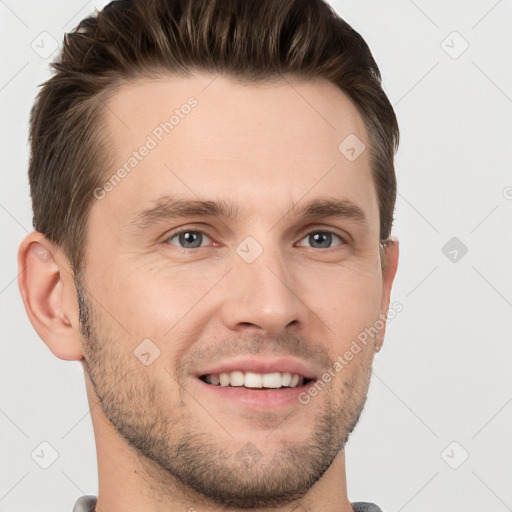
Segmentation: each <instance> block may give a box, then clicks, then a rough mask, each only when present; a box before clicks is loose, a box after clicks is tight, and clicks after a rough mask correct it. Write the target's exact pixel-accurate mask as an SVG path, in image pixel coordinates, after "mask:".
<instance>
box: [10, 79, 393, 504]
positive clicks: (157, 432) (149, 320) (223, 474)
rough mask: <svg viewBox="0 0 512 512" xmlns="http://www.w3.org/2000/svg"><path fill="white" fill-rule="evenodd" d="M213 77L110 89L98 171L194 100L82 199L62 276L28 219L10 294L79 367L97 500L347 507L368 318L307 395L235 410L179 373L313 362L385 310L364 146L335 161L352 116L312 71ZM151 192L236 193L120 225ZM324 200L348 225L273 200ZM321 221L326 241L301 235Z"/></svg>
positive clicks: (357, 121)
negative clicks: (151, 354)
mask: <svg viewBox="0 0 512 512" xmlns="http://www.w3.org/2000/svg"><path fill="white" fill-rule="evenodd" d="M213 78H214V77H213V76H209V75H206V74H196V75H194V76H192V77H190V78H187V79H184V78H176V77H171V76H166V77H162V78H161V79H154V78H153V79H145V80H138V81H136V82H130V83H128V84H126V85H124V86H123V87H121V88H120V89H119V90H118V91H117V92H116V94H115V95H114V96H113V97H112V98H111V100H110V101H109V104H108V107H109V108H108V109H107V110H106V111H105V118H104V128H106V129H107V133H108V134H109V138H110V141H111V148H112V155H113V157H114V162H115V166H114V167H113V168H112V173H113V172H114V171H115V170H116V169H117V168H118V167H119V166H122V165H123V163H124V162H125V161H126V160H127V158H128V157H129V156H130V155H131V154H132V151H133V150H134V149H135V148H138V147H139V146H141V145H142V144H143V143H144V141H145V140H146V137H147V136H148V135H149V134H151V133H152V131H153V130H154V129H155V127H156V126H158V125H159V123H161V122H162V121H164V120H166V119H168V118H169V115H170V113H172V111H173V110H174V109H175V108H179V107H180V105H183V104H184V103H186V101H187V99H188V98H189V97H190V96H194V97H195V98H196V99H197V101H198V105H197V106H196V107H195V108H194V109H192V110H191V112H190V114H188V115H187V116H185V117H184V118H183V119H180V122H179V125H177V126H176V127H175V128H174V129H173V131H172V132H171V133H170V134H169V135H166V136H165V138H163V140H162V142H160V143H159V144H158V145H157V147H155V148H154V149H152V150H151V151H150V152H149V154H148V155H147V156H146V157H145V158H144V159H143V160H142V161H141V162H140V163H138V165H137V167H136V168H135V169H134V170H133V171H132V172H130V173H129V174H128V175H127V176H126V177H124V179H123V180H121V182H120V183H118V184H117V185H116V186H115V187H114V188H113V190H111V191H110V192H109V193H108V194H106V195H105V197H104V198H103V199H101V200H95V201H94V204H93V205H92V209H91V212H90V216H89V219H88V227H87V246H86V251H85V255H84V262H85V267H84V269H83V272H82V274H81V276H80V278H79V280H77V282H75V280H74V279H73V276H72V272H71V269H70V266H69V263H68V261H67V258H66V256H65V254H64V253H63V252H62V250H61V249H60V248H59V247H56V246H55V245H54V244H52V243H51V242H49V241H48V240H47V239H45V238H44V237H43V236H42V235H41V234H40V233H37V232H33V233H31V234H29V235H28V236H27V237H26V238H25V239H24V241H23V242H22V244H21V246H20V250H19V265H20V268H21V269H24V272H22V273H21V274H20V279H19V284H20V290H21V293H22V297H23V300H24V303H25V307H26V310H27V313H28V316H29V318H30V320H31V322H32V324H33V325H34V327H35V329H36V331H37V332H38V334H39V336H40V337H41V338H42V339H43V340H44V342H45V343H46V344H47V345H48V347H49V349H50V350H51V351H52V352H53V353H54V354H55V355H56V356H57V357H59V358H61V359H64V360H79V361H81V362H82V364H83V367H84V375H85V379H86V385H87V396H88V400H89V405H90V409H91V418H92V422H93V427H94V432H95V439H96V446H97V457H98V471H99V493H98V505H97V510H101V511H102V512H115V511H118V510H127V511H128V510H137V511H141V512H144V511H148V512H149V511H151V512H163V511H164V510H165V511H168V510H173V511H179V510H183V511H187V510H191V509H192V510H197V511H205V512H206V511H214V510H216V511H219V510H228V509H229V510H247V509H253V510H261V511H267V510H268V511H270V510H273V511H276V512H281V511H282V512H284V511H290V512H291V511H292V510H304V511H315V512H334V511H336V512H340V511H341V512H348V511H351V510H352V508H351V506H350V502H349V499H348V495H347V488H346V473H345V455H344V446H345V443H346V440H347V439H348V436H349V434H350V432H351V431H352V430H353V428H354V427H355V425H356V423H357V421H358V419H359V416H360V414H361V411H362V410H363V407H364V403H365V400H366V396H367V391H368V386H369V381H370V376H371V366H372V362H373V357H374V355H375V352H376V351H378V350H379V348H380V345H381V344H382V341H383V337H384V333H385V326H384V328H383V329H381V330H380V332H379V334H378V335H377V336H376V337H375V338H370V339H369V341H368V343H367V344H366V345H364V346H363V345H361V347H362V350H361V351H360V352H359V353H358V354H357V355H355V356H354V358H353V359H352V361H350V362H349V363H348V364H347V365H346V366H345V367H344V368H343V370H342V371H340V372H338V373H337V375H336V377H335V378H333V379H332V380H331V381H330V382H329V384H328V385H327V386H325V388H324V389H323V390H322V391H321V392H320V393H318V395H317V396H316V397H314V399H311V401H310V402H309V403H308V404H307V405H302V404H300V403H298V402H297V403H294V404H293V405H292V406H290V407H287V408H283V409H278V410H273V411H263V412H257V411H252V410H248V409H246V408H243V407H241V406H240V405H237V403H232V402H230V401H227V400H223V399H221V398H216V397H213V396H209V395H211V394H212V393H209V395H208V396H205V393H204V391H201V388H200V386H199V383H198V381H197V379H196V378H195V373H196V372H197V371H199V370H201V369H202V368H205V365H207V364H212V363H219V362H221V361H223V360H227V359H230V358H232V357H234V356H242V355H248V354H257V355H258V356H261V357H274V356H277V355H280V356H281V355H282V356H291V357H294V358H295V359H296V360H300V361H303V362H305V363H306V364H307V365H308V367H310V368H312V369H314V371H315V372H317V375H319V376H321V375H322V373H323V372H325V371H327V370H328V369H329V368H332V365H333V363H334V361H335V360H336V358H337V357H338V356H340V355H343V354H344V353H345V352H346V351H347V350H348V349H349V347H350V345H351V343H352V342H353V340H354V339H356V338H357V335H358V334H359V333H361V332H362V331H364V329H365V328H367V327H369V326H372V325H374V324H375V321H376V320H377V319H378V318H379V315H385V314H386V312H387V310H388V307H389V301H390V292H391V287H392V283H393V279H394V276H395V272H396V268H397V264H398V241H397V240H396V239H394V240H393V241H392V242H391V243H390V244H389V245H387V246H386V248H385V249H384V250H385V253H386V258H387V266H386V267H385V268H384V270H383V269H382V268H381V260H380V254H379V210H378V202H377V195H376V191H375V187H374V184H373V180H372V176H371V172H370V160H369V151H368V150H366V151H364V152H363V153H362V154H361V155H360V156H359V157H358V158H357V159H356V160H355V161H349V160H348V159H347V158H345V156H344V155H343V154H342V153H341V152H340V151H339V150H338V145H339V144H340V142H341V141H342V140H344V139H345V137H346V136H347V135H348V134H350V133H353V134H356V135H357V137H359V139H361V140H362V141H363V142H364V144H365V145H366V148H369V141H368V136H367V132H366V129H365V126H364V123H363V121H362V118H361V116H360V115H359V113H358V111H357V109H356V108H355V106H354V104H353V103H352V102H351V101H350V100H349V98H348V97H347V96H346V95H345V94H344V93H342V92H341V91H340V90H339V89H337V88H336V87H335V86H334V85H332V84H330V83H328V82H325V81H323V80H311V81H297V80H292V79H291V78H289V79H287V81H284V80H279V81H276V82H274V83H271V84H258V85H250V86H248V85H241V84H239V83H236V82H234V81H232V80H230V79H228V78H224V77H217V78H216V79H215V80H213ZM212 80H213V81H212ZM305 100H306V101H305ZM110 175H111V174H109V175H108V176H106V179H108V177H110ZM170 194H172V195H173V196H174V197H177V198H180V199H184V200H197V199H204V200H225V201H230V202H236V203H237V204H238V206H239V208H240V215H238V216H237V217H236V218H230V219H223V218H222V219H221V218H217V217H204V216H203V217H198V216H195V217H189V218H177V219H160V220H154V221H152V222H149V223H148V225H147V226H146V227H145V228H144V229H140V228H135V227H134V226H133V224H132V223H131V221H132V220H133V219H134V218H135V217H136V215H137V213H138V212H140V211H141V210H144V209H146V208H148V207H150V206H151V205H153V204H154V202H155V201H156V200H158V199H159V198H161V197H162V196H165V195H170ZM325 197H329V198H335V199H336V198H337V199H340V198H342V199H347V200H350V201H352V202H353V203H355V204H356V205H358V206H359V207H360V208H361V209H362V210H363V211H364V213H365V215H366V218H367V222H366V223H364V224H363V223H358V222H355V221H354V220H350V219H338V218H319V219H304V218H302V217H296V216H293V215H291V214H290V205H291V202H292V201H295V202H296V203H298V204H300V203H301V202H304V201H309V200H313V199H317V198H325ZM181 227H186V228H188V229H189V231H194V232H197V231H200V232H201V233H203V238H202V240H199V242H198V244H202V246H201V247H199V248H190V246H187V245H184V244H186V243H187V240H183V238H181V239H180V238H179V237H177V236H175V237H172V235H173V234H174V233H175V232H176V230H177V228H181ZM326 230H327V231H332V232H333V233H335V234H337V235H339V236H341V237H344V239H342V238H337V237H336V236H333V237H332V239H329V240H330V242H328V243H327V246H325V245H318V243H316V244H315V240H314V239H313V240H312V238H311V237H310V236H309V235H311V234H313V235H314V234H316V233H318V232H320V233H324V232H325V231H326ZM247 236H251V237H253V239H254V240H256V241H257V242H258V244H260V246H261V247H262V249H263V252H262V253H261V255H260V256H259V257H258V258H257V259H256V260H255V261H254V262H252V263H250V264H249V263H247V261H245V260H244V259H243V258H242V257H241V256H240V255H239V253H237V251H236V248H237V246H238V245H239V244H240V243H241V242H242V241H243V240H244V239H245V238H246V237H247ZM200 237H201V235H199V236H197V233H196V240H197V238H199V239H200ZM188 240H189V241H190V239H188ZM180 244H181V246H180ZM329 244H330V245H329ZM77 285H78V290H77ZM77 291H78V298H77ZM79 302H80V312H79ZM80 320H81V321H82V324H81V323H80ZM144 339H150V340H151V343H153V345H151V346H154V347H158V349H159V351H160V354H159V356H158V357H157V358H156V359H155V360H154V362H152V363H151V364H150V365H148V366H145V365H144V364H142V363H141V361H140V360H139V359H138V358H137V357H135V356H134V350H136V349H137V347H138V346H139V344H140V343H141V342H142V340H144ZM247 453H249V454H250V455H252V459H250V458H244V456H245V455H247Z"/></svg>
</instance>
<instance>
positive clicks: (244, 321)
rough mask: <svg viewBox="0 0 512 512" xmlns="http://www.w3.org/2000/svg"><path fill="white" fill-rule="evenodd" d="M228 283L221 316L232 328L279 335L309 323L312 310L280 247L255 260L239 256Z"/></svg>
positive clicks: (268, 335)
mask: <svg viewBox="0 0 512 512" xmlns="http://www.w3.org/2000/svg"><path fill="white" fill-rule="evenodd" d="M226 286H227V290H228V292H227V298H226V300H225V301H224V302H223V304H222V306H221V318H222V321H223V323H224V324H225V325H226V327H228V328H229V329H231V330H232V331H236V332H242V331H243V332H247V331H248V330H249V331H252V332H255V333H258V334H260V335H262V336H267V337H276V336H278V335H279V334H282V333H283V330H285V329H288V330H289V329H294V330H297V329H300V328H301V327H303V326H304V325H306V322H307V316H308V314H309V310H308V308H307V306H306V304H305V303H304V302H303V300H304V299H303V297H302V296H301V290H300V283H299V282H298V281H297V279H296V277H295V276H294V275H293V273H292V271H290V270H288V269H287V268H286V267H285V265H284V262H283V261H282V257H281V255H280V254H279V253H278V252H277V251H276V252H274V253H272V254H270V251H268V250H265V251H264V252H263V254H262V255H261V256H260V257H259V258H258V259H257V260H256V261H253V262H252V263H247V262H246V261H244V260H243V259H242V258H239V257H238V256H237V257H236V260H235V267H234V268H233V270H232V271H231V272H230V273H229V282H228V283H226Z"/></svg>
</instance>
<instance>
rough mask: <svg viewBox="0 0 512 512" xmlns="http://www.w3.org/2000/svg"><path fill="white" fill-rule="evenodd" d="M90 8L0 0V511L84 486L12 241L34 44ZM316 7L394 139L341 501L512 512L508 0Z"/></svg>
mask: <svg viewBox="0 0 512 512" xmlns="http://www.w3.org/2000/svg"><path fill="white" fill-rule="evenodd" d="M106 3H107V2H96V3H94V2H87V3H86V2H84V1H83V0H66V1H64V0H61V1H55V0H52V1H47V2H37V1H35V0H32V1H23V0H22V1H14V0H0V43H1V46H0V47H1V52H2V53H1V67H0V104H1V113H2V115H1V124H0V130H1V132H0V138H1V151H2V153H1V155H2V159H1V170H0V226H1V240H2V242H1V247H2V251H1V253H0V258H1V259H0V261H1V265H0V336H1V343H0V386H1V390H2V392H1V397H0V432H1V434H2V435H1V436H0V449H1V452H0V453H1V455H0V460H1V467H0V512H5V511H9V512H22V511H23V512H25V511H27V510H30V509H33V510H36V509H37V510H39V511H42V512H46V511H50V510H52V511H54V510H62V511H71V509H72V506H73V504H74V502H75V500H76V499H77V498H78V497H79V496H80V495H81V494H86V493H87V494H96V493H97V473H96V471H97V466H96V454H95V445H94V439H93V430H92V425H91V421H90V416H89V412H88V404H87V400H86V395H85V386H84V381H83V374H82V369H81V366H80V364H79V363H78V362H76V361H74V362H66V361H61V360H60V359H57V358H56V357H55V356H53V354H52V353H51V352H50V351H49V350H48V349H47V347H46V346H45V345H44V343H43V342H42V341H41V340H40V339H39V338H38V336H37V335H36V333H35V331H34V330H33V328H32V326H31V324H30V322H29V321H28V318H27V317H26V314H25V310H24V308H23V304H22V301H21V298H20V295H19V291H18V287H17V283H16V277H17V272H18V271H17V266H16V251H17V247H18V245H19V242H20V241H21V239H22V238H23V236H24V235H25V234H26V232H28V231H30V230H31V209H30V200H29V190H28V183H27V177H26V170H27V155H28V154H27V149H28V148H27V142H26V141H27V126H28V125H27V122H28V114H29V109H30V106H31V104H32V101H33V99H34V97H35V94H36V92H37V84H39V83H41V82H42V81H44V80H45V79H46V78H47V77H48V76H49V74H48V73H49V71H48V62H49V60H51V57H50V58H44V57H46V56H45V55H42V56H41V55H38V53H37V52H36V50H35V48H38V51H39V53H41V52H44V51H45V50H46V51H48V50H49V49H51V44H52V38H53V39H55V40H56V41H58V42H59V44H60V42H61V39H62V37H63V34H64V32H65V31H70V30H71V29H72V28H73V27H74V26H75V25H76V24H77V23H78V22H79V21H80V19H82V18H83V17H85V16H86V15H88V14H89V13H91V12H92V11H93V9H94V7H95V6H96V7H97V8H101V7H103V6H104V5H105V4H106ZM332 4H333V5H334V7H335V8H336V9H337V11H338V12H339V13H340V14H341V16H342V17H344V18H345V19H346V20H347V21H348V22H349V23H350V24H351V25H352V26H353V27H354V28H355V29H356V30H357V31H359V32H360V33H361V34H362V35H363V37H364V38H365V39H366V41H367V42H368V44H369V46H370V48H371V49H372V52H373V54H374V56H375V58H376V60H377V63H378V64H379V67H380V69H381V71H382V74H383V79H384V87H385V90H386V92H387V93H388V95H389V97H390V100H391V102H392V103H393V105H394V106H395V109H396V113H397V116H398V119H399V123H400V128H401V134H402V139H401V146H400V150H399V152H398V155H397V159H396V167H397V174H398V182H399V197H398V203H397V212H396V223H395V228H394V234H395V235H396V236H398V237H399V239H400V242H401V254H400V265H399V270H398V275H397V278H396V282H395V286H394V290H393V294H392V301H398V302H400V303H401V304H402V306H403V311H402V312H401V313H399V314H398V315H397V316H396V318H394V319H393V320H392V321H391V322H390V323H389V325H388V333H387V337H386V341H385V344H384V347H383V350H382V351H381V352H380V353H379V354H378V355H377V356H376V362H375V367H374V375H373V377H372V382H371V386H370V392H369V397H368V401H367V405H366V408H365V410H364V412H363V415H362V417H361V421H360V423H359V425H358V427H357V428H356V430H355V432H354V433H353V434H352V436H351V438H350V440H349V443H348V445H347V473H348V476H347V478H348V491H349V498H350V499H351V500H352V501H358V500H368V501H374V502H375V503H377V504H379V505H380V506H381V507H382V508H383V509H384V511H385V512H393V511H396V512H398V511H406V512H431V511H433V510H435V511H465V512H476V511H481V510H486V511H496V512H501V511H506V510H512V485H511V483H512V436H511V432H512V430H511V423H512V404H511V402H512V372H511V370H510V368H511V364H510V363H511V361H512V344H511V341H512V340H511V336H510V319H511V313H512V272H511V262H512V230H511V220H512V172H511V166H510V162H511V161H512V140H511V136H512V120H511V119H512V66H511V63H512V31H511V29H510V27H511V26H512V2H511V1H510V0H500V1H497V0H478V1H477V0H473V1H467V0H466V1H463V0H460V1H455V0H451V1H442V0H430V1H427V0H416V1H412V0H389V1H382V0H380V1H379V0H373V1H372V0H352V1H350V0H338V1H333V2H332ZM454 31H456V32H457V33H458V34H453V32H454ZM43 32H45V33H46V34H43V35H40V34H41V33H43ZM41 41H43V42H41ZM465 42H467V44H469V47H468V48H467V50H466V51H464V52H463V53H461V52H462V50H464V48H465V46H466V43H465ZM31 45H32V46H31ZM36 45H39V47H37V46H36ZM453 237H456V238H457V239H456V240H455V241H452V242H450V243H449V245H448V246H446V244H447V243H448V242H449V241H450V240H451V239H452V238H453ZM462 244H464V246H466V247H467V253H466V254H464V255H462V254H463V250H462V249H463V246H462ZM454 250H455V251H457V253H455V252H453V251H454ZM454 259H455V260H456V261H453V260H454ZM42 442H47V443H50V445H51V446H52V447H54V449H55V450H56V452H57V453H58V458H57V460H55V462H54V463H53V464H52V465H51V466H50V467H49V468H48V469H43V468H41V467H40V465H38V463H36V461H35V460H36V459H37V457H35V456H34V458H32V456H31V454H33V453H34V451H36V453H41V450H43V453H45V457H46V459H47V460H46V462H47V463H49V462H51V459H50V457H51V454H52V452H51V449H50V448H48V446H46V445H42V446H40V444H41V443H42ZM454 442H455V444H453V443H454ZM466 456H468V458H467V460H465V461H464V459H465V457H466ZM38 462H39V464H41V463H44V461H41V460H38ZM455 467H457V469H454V468H455Z"/></svg>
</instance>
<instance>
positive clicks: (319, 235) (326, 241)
mask: <svg viewBox="0 0 512 512" xmlns="http://www.w3.org/2000/svg"><path fill="white" fill-rule="evenodd" d="M333 237H336V238H337V239H338V240H340V241H341V244H337V245H344V244H345V241H344V240H343V238H341V236H340V235H337V234H336V233H333V232H332V231H312V232H311V233H310V234H309V235H308V236H306V237H305V238H303V239H302V240H308V242H309V243H310V244H311V245H310V246H309V247H312V248H313V249H330V248H331V245H332V241H333Z"/></svg>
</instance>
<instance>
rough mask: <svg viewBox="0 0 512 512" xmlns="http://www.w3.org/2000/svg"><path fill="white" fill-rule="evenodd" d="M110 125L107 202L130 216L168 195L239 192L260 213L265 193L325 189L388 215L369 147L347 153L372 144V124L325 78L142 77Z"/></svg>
mask: <svg viewBox="0 0 512 512" xmlns="http://www.w3.org/2000/svg"><path fill="white" fill-rule="evenodd" d="M104 122H105V125H106V128H107V133H108V137H109V148H110V151H111V156H112V157H113V161H114V166H113V167H112V168H111V169H110V170H109V173H107V175H106V176H104V180H105V182H107V181H109V180H110V182H111V184H112V185H113V186H109V187H108V188H109V193H108V194H107V195H106V197H105V200H104V201H102V203H103V204H102V208H103V207H107V206H108V207H110V208H112V209H115V210H116V211H117V212H122V215H123V216H126V215H129V213H130V212H131V211H132V210H133V211H135V210H139V209H140V208H142V207H144V206H145V204H147V203H148V202H151V201H155V200H157V199H158V198H159V197H161V196H163V195H165V194H169V195H174V196H176V195H179V196H181V197H183V198H185V199H187V198H190V199H197V198H198V197H201V198H202V199H207V200H210V199H226V198H227V197H235V198H238V199H239V201H237V202H239V203H241V204H242V206H243V205H244V204H245V206H246V207H247V209H248V210H249V209H251V208H252V209H253V210H255V211H256V210H258V208H260V207H261V199H262V198H263V196H264V197H265V199H266V202H268V203H269V204H270V203H271V204H279V203H282V202H283V200H285V201H286V202H290V201H292V202H295V203H296V202H298V201H299V200H300V198H301V197H304V196H305V195H308V196H309V197H308V199H311V198H312V195H314V194H315V193H318V194H322V195H325V194H326V193H330V194H332V195H336V196H344V197H346V198H348V199H352V200H355V199H357V201H354V202H358V203H359V204H360V206H361V207H362V208H363V209H364V210H365V211H366V213H367V216H368V217H369V218H370V219H371V218H372V216H375V215H377V216H378V211H377V202H376V196H375V189H374V185H373V179H372V177H371V171H370V155H369V151H367V150H364V151H362V153H361V154H360V156H358V158H357V159H355V160H354V159H349V158H347V155H346V154H344V153H343V151H342V150H344V149H346V148H345V146H346V145H347V144H345V145H343V141H345V140H348V141H350V143H351V144H348V145H349V146H350V145H352V146H354V142H355V144H356V147H355V149H356V151H358V152H359V151H360V150H361V148H365V147H366V149H368V148H369V141H368V136H367V131H366V128H365V125H364V122H363V120H362V118H361V116H360V114H359V112H358V110H357V108H356V107H355V105H354V103H353V102H352V101H351V100H350V98H349V97H348V96H347V95H346V94H345V93H343V92H342V91H341V90H339V89H338V88H337V87H336V86H335V85H333V84H331V83H330V82H327V81H325V80H308V81H304V80H297V79H293V78H291V77H286V78H284V79H279V80H276V81H274V82H272V83H257V84H251V85H246V84H241V83H238V82H235V81H234V80H232V79H229V78H227V77H224V76H215V75H207V74H196V75H194V76H193V77H190V78H181V77H180V78H179V77H174V76H165V77H161V78H158V79H140V80H136V81H132V82H128V83H126V84H124V85H123V86H121V87H120V88H119V89H118V90H117V91H116V93H115V94H114V95H113V96H112V97H111V99H110V100H109V101H108V102H107V104H106V109H105V117H104ZM347 138H348V139H347ZM340 144H341V150H340ZM120 169H124V171H121V172H120V173H119V172H118V171H119V170H120ZM116 173H117V175H118V176H117V177H116V176H115V174H116ZM119 175H120V177H119ZM112 178H114V179H112ZM118 178H119V179H118ZM273 214H275V211H274V212H273ZM269 215H270V212H269ZM372 222H378V220H372Z"/></svg>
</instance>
